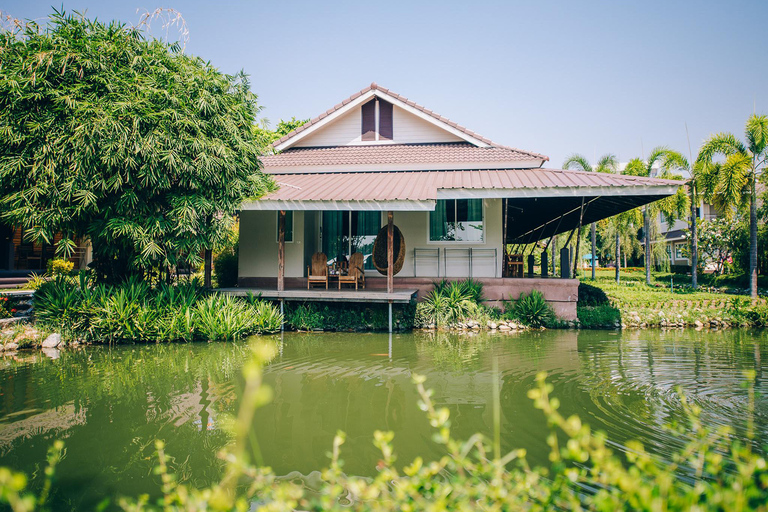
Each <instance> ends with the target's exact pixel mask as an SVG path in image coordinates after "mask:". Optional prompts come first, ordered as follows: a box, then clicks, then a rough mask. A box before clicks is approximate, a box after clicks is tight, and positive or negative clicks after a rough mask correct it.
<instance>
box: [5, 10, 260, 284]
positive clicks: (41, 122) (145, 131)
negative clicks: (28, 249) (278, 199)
mask: <svg viewBox="0 0 768 512" xmlns="http://www.w3.org/2000/svg"><path fill="white" fill-rule="evenodd" d="M259 109H260V107H259V105H258V103H257V97H256V95H254V94H253V93H252V92H251V90H250V84H249V81H248V78H247V76H246V75H245V74H244V73H242V72H241V73H237V74H234V75H226V74H223V73H221V72H220V71H218V70H217V69H216V68H215V67H214V66H212V65H211V64H210V63H207V62H205V61H203V60H202V59H200V58H197V57H193V56H190V55H186V54H184V53H183V51H182V48H181V46H180V45H179V44H177V43H167V42H163V41H159V40H156V39H152V38H150V37H148V36H145V34H144V33H143V32H141V31H140V30H139V29H137V28H134V27H129V26H126V25H124V24H121V23H118V22H111V23H103V22H100V21H92V20H89V19H86V18H85V17H83V16H81V15H69V14H66V13H63V12H61V13H60V12H55V13H54V14H53V15H52V16H51V17H50V19H49V21H48V23H47V25H46V26H45V27H42V28H41V27H38V26H37V25H36V24H32V23H30V24H27V25H25V26H22V27H21V28H19V29H18V30H16V31H4V32H1V33H0V137H1V140H2V142H1V143H0V211H2V219H3V221H5V222H7V223H10V224H12V225H15V226H20V227H22V228H23V229H24V232H25V237H26V239H27V240H31V241H35V242H39V243H52V242H53V239H54V236H55V235H56V234H61V235H62V237H61V241H60V242H58V244H57V252H58V253H59V254H61V255H62V256H68V255H70V254H71V253H72V251H73V250H74V249H75V240H76V239H77V238H82V237H87V238H89V239H90V240H91V243H92V246H93V253H94V262H95V263H96V264H97V270H98V271H99V274H100V275H101V276H102V277H104V278H110V279H121V278H122V277H123V276H125V274H127V273H132V274H138V275H149V274H157V272H158V271H159V270H162V271H163V272H165V271H166V269H168V268H169V267H175V266H176V265H178V264H179V263H181V262H188V263H189V264H191V265H198V264H200V263H201V254H202V253H203V252H204V250H209V249H212V248H213V247H214V246H215V245H216V244H217V243H218V241H219V240H221V239H222V238H223V237H224V236H225V235H226V233H227V231H228V228H229V227H230V225H231V224H232V222H233V214H234V212H235V211H236V210H237V209H238V208H239V207H240V205H241V203H242V201H243V200H244V199H245V198H249V197H258V196H260V195H262V194H263V193H265V192H267V191H269V190H273V189H274V188H275V185H274V183H273V181H272V180H271V179H270V178H269V177H268V176H266V175H264V174H262V173H261V172H260V169H261V164H260V162H259V156H260V150H261V148H260V144H259V139H258V138H257V137H256V135H255V134H254V130H253V125H254V122H255V120H256V115H257V114H258V112H259ZM207 219H210V222H207V221H206V220H207Z"/></svg>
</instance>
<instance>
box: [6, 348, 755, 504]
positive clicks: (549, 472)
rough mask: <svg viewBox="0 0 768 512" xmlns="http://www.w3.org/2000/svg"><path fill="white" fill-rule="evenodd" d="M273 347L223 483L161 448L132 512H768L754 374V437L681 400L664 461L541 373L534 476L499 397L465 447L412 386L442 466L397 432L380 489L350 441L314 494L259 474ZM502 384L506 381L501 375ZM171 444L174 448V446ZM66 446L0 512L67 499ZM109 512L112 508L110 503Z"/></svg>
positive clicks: (384, 449)
mask: <svg viewBox="0 0 768 512" xmlns="http://www.w3.org/2000/svg"><path fill="white" fill-rule="evenodd" d="M275 353H276V348H275V346H274V345H273V344H269V343H263V342H255V343H252V344H251V348H250V357H248V359H247V360H246V364H245V365H244V368H243V377H244V387H243V392H242V400H241V405H240V410H239V413H238V414H237V415H236V416H235V417H232V419H231V421H229V422H226V423H225V426H224V428H226V429H227V431H228V433H229V435H230V437H231V442H230V443H229V445H228V446H227V447H226V448H225V449H223V450H222V452H221V453H220V458H221V460H222V463H223V464H222V470H221V476H220V477H219V478H218V479H217V480H216V481H215V483H213V484H210V485H206V486H197V485H195V484H194V483H193V482H189V481H188V480H186V479H185V478H183V476H182V475H179V474H177V473H176V472H177V471H178V467H177V463H176V462H175V461H174V459H173V457H171V456H169V455H168V454H167V452H166V443H165V442H164V441H162V440H160V439H156V440H155V445H154V446H155V453H154V455H153V465H154V474H155V475H157V482H158V486H159V490H160V493H161V497H159V498H157V499H150V497H149V494H143V495H141V496H123V497H119V498H117V499H116V503H115V504H116V505H118V506H119V507H120V508H121V509H122V510H133V511H143V510H166V511H169V510H218V511H225V510H227V511H229V510H308V511H320V510H338V511H352V510H360V511H364V510H365V511H367V510H381V511H389V510H427V509H433V508H435V507H436V506H437V507H438V508H439V509H440V510H494V509H508V510H517V509H525V510H532V511H534V510H560V509H562V510H629V509H632V510H657V509H668V510H701V511H705V510H745V511H747V510H765V500H766V494H767V487H768V484H767V482H768V464H767V463H766V460H765V457H764V456H763V455H762V453H761V451H760V450H759V449H757V448H756V447H755V445H756V439H755V427H754V415H755V408H756V407H755V401H756V398H755V397H756V391H755V371H754V370H751V371H747V372H745V373H744V380H745V382H746V384H747V385H746V386H745V387H746V391H745V395H746V397H745V408H746V410H747V411H748V416H747V425H746V435H745V436H738V435H736V434H735V433H734V432H735V431H734V430H733V428H732V427H729V426H719V427H717V428H713V427H709V426H707V425H706V424H704V423H703V422H702V420H701V419H700V409H699V407H697V406H696V405H695V403H694V402H693V401H691V402H689V401H688V399H687V398H686V396H685V395H684V394H683V393H682V391H681V390H680V389H679V388H678V389H677V390H676V394H677V396H678V397H679V401H680V406H681V409H682V411H683V413H684V416H683V419H682V420H681V421H678V422H675V423H674V424H672V425H670V426H669V427H668V428H669V429H670V431H671V432H673V433H676V434H678V435H680V436H681V437H682V436H686V434H687V433H694V434H693V435H687V441H686V442H685V443H684V444H683V445H682V446H680V447H676V448H671V449H670V451H669V453H667V454H665V456H657V455H654V454H652V453H651V452H649V451H647V450H646V449H645V447H644V446H643V445H642V444H641V443H640V442H638V441H629V442H627V443H626V446H627V447H628V448H629V451H627V452H620V451H618V450H617V449H616V448H615V447H614V445H613V444H612V443H611V442H610V440H609V439H608V438H607V436H606V435H605V434H604V433H602V432H599V431H594V430H592V429H591V428H590V427H589V426H588V425H587V424H585V423H582V421H581V419H580V418H579V417H578V416H576V415H573V416H569V417H566V416H565V415H564V414H563V413H562V412H560V410H559V409H560V400H559V399H558V398H557V396H556V394H555V388H554V386H553V385H552V384H550V383H548V382H547V375H546V373H539V374H538V375H537V376H536V380H535V382H534V383H532V387H531V388H530V389H529V390H528V397H529V398H530V399H531V400H532V401H533V403H534V406H535V408H536V409H538V410H540V411H541V413H542V415H543V416H544V417H545V418H546V420H547V427H546V429H545V430H544V431H542V432H541V433H540V436H541V437H542V438H544V437H546V439H547V445H548V446H549V462H548V463H545V464H544V465H542V466H538V465H537V466H534V465H531V464H530V463H529V462H528V459H527V452H526V450H525V448H518V449H514V450H512V451H509V452H506V453H503V452H502V451H501V427H500V425H501V420H500V416H501V413H500V390H499V388H498V384H496V385H495V387H494V393H493V396H494V398H493V400H492V407H493V411H494V413H493V418H494V419H493V433H492V434H491V435H485V434H482V433H476V434H474V435H472V436H471V437H469V438H466V439H461V438H458V437H456V435H455V433H454V431H453V430H452V421H451V419H452V418H451V413H450V411H449V409H447V408H444V407H440V406H439V404H437V403H435V402H434V401H433V398H432V391H431V390H429V389H427V388H426V386H425V382H426V378H425V377H424V376H420V375H416V374H414V375H413V377H412V378H413V383H414V385H415V387H416V390H417V393H418V396H419V398H420V399H419V402H418V405H419V408H420V409H421V410H422V411H423V412H424V414H425V416H426V419H427V420H428V421H429V424H430V425H431V427H432V428H433V429H434V435H433V437H432V442H433V443H435V444H436V445H437V447H439V450H440V452H441V453H442V455H441V456H440V457H439V458H436V459H435V460H424V459H422V458H421V457H417V458H415V459H414V460H413V461H412V462H410V463H407V464H405V465H403V464H402V463H397V464H396V461H397V457H396V452H395V445H396V440H395V439H394V432H392V431H378V430H377V431H375V432H374V434H373V444H374V446H375V447H376V449H377V453H379V454H380V459H379V462H378V464H377V465H376V470H377V473H376V475H375V476H374V477H373V478H365V477H359V476H355V475H351V474H348V473H347V472H345V471H344V469H343V468H344V464H343V453H342V452H343V450H342V447H343V445H344V443H345V439H346V435H345V434H344V433H343V432H341V431H339V432H338V433H337V434H336V436H335V437H334V439H333V443H332V445H331V447H330V450H329V453H328V456H329V462H328V465H327V466H326V467H325V469H323V470H322V471H320V472H318V477H319V478H315V479H314V480H313V485H312V486H307V485H306V482H305V481H303V480H301V479H298V480H297V479H296V477H295V473H292V474H290V475H288V476H287V477H286V476H280V475H277V474H275V473H274V472H273V471H272V470H271V469H270V468H268V467H260V466H258V465H257V463H256V461H257V460H258V455H256V454H255V453H256V452H255V451H254V448H253V445H252V442H253V441H252V439H253V431H252V429H251V426H252V422H253V421H254V418H255V414H256V411H257V410H258V408H259V407H261V406H264V405H265V404H267V403H268V402H269V401H270V397H271V396H272V391H271V389H270V388H269V387H268V386H266V385H264V384H263V367H264V365H265V364H267V363H268V362H269V361H270V360H271V359H272V358H273V357H275ZM495 379H496V380H498V374H496V376H495ZM169 444H170V442H169ZM65 447H66V445H65V443H64V442H63V441H61V440H55V441H52V443H51V446H50V448H49V449H48V453H47V457H46V458H47V464H45V462H43V461H41V464H43V465H44V466H45V470H44V471H42V472H40V475H38V476H36V477H34V480H31V479H30V477H28V476H27V475H25V474H24V473H21V472H16V471H14V470H12V469H9V468H0V503H3V504H5V505H8V506H9V507H10V508H11V509H12V510H14V511H19V512H21V511H28V510H33V509H35V508H40V509H43V510H47V509H48V507H49V506H50V501H51V499H52V496H54V495H55V492H56V486H57V482H56V465H57V464H58V463H59V462H61V460H62V459H63V458H64V456H65V453H66V452H65ZM104 505H105V507H106V506H109V505H110V499H109V498H108V497H107V498H105V502H104Z"/></svg>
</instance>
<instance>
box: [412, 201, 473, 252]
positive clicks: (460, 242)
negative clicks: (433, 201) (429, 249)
mask: <svg viewBox="0 0 768 512" xmlns="http://www.w3.org/2000/svg"><path fill="white" fill-rule="evenodd" d="M469 199H477V200H479V201H480V204H481V205H482V212H483V213H482V216H483V220H482V222H483V239H482V240H480V241H478V240H432V237H431V234H432V233H430V229H431V228H432V226H431V225H430V222H429V216H430V214H431V213H432V212H426V213H427V227H426V229H427V244H429V245H441V244H450V245H487V244H488V239H487V237H486V220H487V215H486V207H485V199H482V198H478V197H462V198H455V199H437V201H466V200H469ZM433 211H434V210H433ZM454 211H457V212H458V207H455V209H454ZM454 222H455V221H454Z"/></svg>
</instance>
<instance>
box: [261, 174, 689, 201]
mask: <svg viewBox="0 0 768 512" xmlns="http://www.w3.org/2000/svg"><path fill="white" fill-rule="evenodd" d="M273 177H274V179H275V181H276V182H277V183H278V185H280V189H279V190H277V191H276V192H273V193H271V194H269V195H267V196H266V197H264V198H263V199H264V200H277V201H397V200H406V201H424V200H434V199H437V191H438V189H440V190H446V189H468V190H471V189H485V190H488V189H503V190H512V189H528V190H534V191H535V190H536V189H552V188H558V189H572V190H573V191H574V195H578V194H579V189H580V188H584V187H616V188H617V189H618V188H627V187H628V188H629V189H628V190H627V191H626V193H627V194H632V190H631V189H632V188H634V187H644V186H649V185H650V186H654V185H655V186H658V185H661V186H665V185H676V186H680V185H682V184H684V182H682V181H673V180H660V179H655V178H641V177H636V176H624V175H620V174H606V173H597V172H586V171H569V170H560V169H492V170H471V171H410V172H408V171H406V172H363V173H356V172H339V173H306V174H274V175H273Z"/></svg>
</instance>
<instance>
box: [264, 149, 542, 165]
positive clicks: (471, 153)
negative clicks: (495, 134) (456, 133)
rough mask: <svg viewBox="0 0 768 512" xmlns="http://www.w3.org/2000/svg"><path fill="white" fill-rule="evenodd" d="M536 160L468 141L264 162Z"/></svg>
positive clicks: (293, 153) (294, 154)
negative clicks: (478, 145)
mask: <svg viewBox="0 0 768 512" xmlns="http://www.w3.org/2000/svg"><path fill="white" fill-rule="evenodd" d="M532 159H536V160H538V159H539V158H538V157H536V156H534V155H532V154H531V153H527V152H523V151H519V150H516V149H511V148H504V147H498V146H491V147H484V148H480V147H477V146H475V145H473V144H470V143H468V142H456V143H436V144H386V145H360V146H333V147H323V148H291V149H288V150H286V151H283V152H282V153H279V154H277V155H269V156H264V157H262V159H261V161H262V163H263V164H264V169H265V171H266V172H280V170H279V168H280V167H302V166H312V165H366V164H382V165H385V164H431V163H434V164H440V163H443V164H444V163H469V162H519V161H530V160H532Z"/></svg>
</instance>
